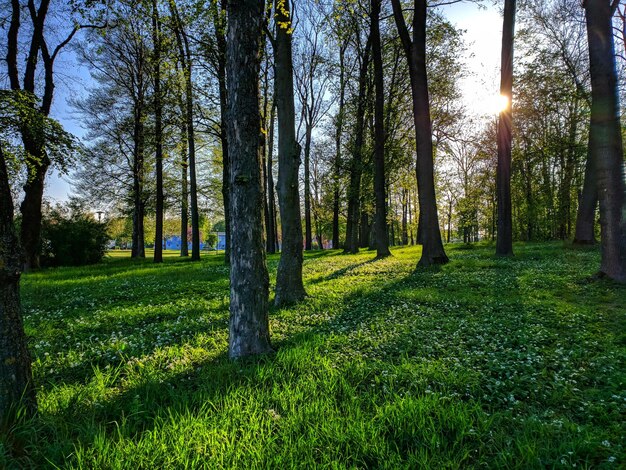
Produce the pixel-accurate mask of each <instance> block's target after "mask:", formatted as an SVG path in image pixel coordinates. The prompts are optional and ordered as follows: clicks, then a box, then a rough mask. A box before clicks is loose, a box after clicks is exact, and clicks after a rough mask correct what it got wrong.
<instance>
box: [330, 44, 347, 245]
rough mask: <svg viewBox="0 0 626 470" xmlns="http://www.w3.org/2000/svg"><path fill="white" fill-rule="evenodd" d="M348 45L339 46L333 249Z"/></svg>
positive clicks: (337, 229) (337, 240)
mask: <svg viewBox="0 0 626 470" xmlns="http://www.w3.org/2000/svg"><path fill="white" fill-rule="evenodd" d="M347 45H348V43H347V42H345V43H343V44H341V45H340V46H339V109H338V110H337V121H336V129H335V161H334V165H333V248H334V249H335V250H336V249H338V248H339V176H340V170H341V137H342V134H343V113H344V103H345V96H346V78H345V76H346V72H345V69H344V61H345V54H346V48H347Z"/></svg>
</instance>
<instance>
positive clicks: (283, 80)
mask: <svg viewBox="0 0 626 470" xmlns="http://www.w3.org/2000/svg"><path fill="white" fill-rule="evenodd" d="M274 10H275V13H274V14H275V18H276V21H275V23H276V36H275V38H273V39H272V41H273V46H274V61H275V68H274V86H275V91H274V96H275V100H276V114H277V116H278V205H279V208H280V221H281V229H282V230H281V232H282V250H281V253H280V261H279V264H278V272H277V274H276V296H275V299H274V302H275V304H276V305H278V306H280V305H286V304H289V303H293V302H297V301H300V300H302V299H303V298H304V297H305V296H306V292H305V290H304V284H303V282H302V261H303V255H302V220H301V217H300V191H299V189H298V168H299V166H300V150H301V149H300V144H298V141H297V139H296V126H295V104H294V91H293V90H294V88H293V59H292V46H291V42H292V34H291V27H292V23H291V12H290V10H289V0H275V1H274Z"/></svg>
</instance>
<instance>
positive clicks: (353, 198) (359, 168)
mask: <svg viewBox="0 0 626 470" xmlns="http://www.w3.org/2000/svg"><path fill="white" fill-rule="evenodd" d="M371 45H372V36H371V34H370V35H369V36H368V38H367V44H366V46H365V50H364V51H363V57H362V61H361V69H360V71H359V92H358V97H357V112H356V124H355V128H354V143H353V147H352V162H351V164H350V184H349V186H348V221H347V226H346V242H345V243H344V248H343V250H344V253H352V254H356V253H358V252H359V212H360V210H359V202H360V197H361V175H362V173H363V142H364V139H365V135H364V134H365V130H364V128H365V105H366V96H365V95H366V92H367V69H368V66H369V61H370V48H371Z"/></svg>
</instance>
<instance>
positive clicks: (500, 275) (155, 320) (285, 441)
mask: <svg viewBox="0 0 626 470" xmlns="http://www.w3.org/2000/svg"><path fill="white" fill-rule="evenodd" d="M447 250H448V253H449V255H450V258H451V262H450V263H449V264H448V265H446V266H443V267H440V268H431V269H426V270H422V271H419V272H417V273H416V272H414V268H415V264H416V261H417V260H418V259H419V254H420V251H419V248H399V249H394V250H393V255H394V256H393V257H392V258H390V259H386V260H381V261H374V260H373V258H374V254H373V253H371V252H363V253H362V254H360V255H357V256H344V255H341V254H339V252H336V251H327V252H323V253H320V252H314V253H311V254H308V255H306V256H305V265H304V276H305V282H306V288H307V291H308V293H309V294H310V296H309V297H308V298H307V299H306V300H305V301H304V302H302V303H301V304H300V305H297V306H294V307H291V308H288V309H280V310H276V309H275V310H272V311H271V312H270V316H271V320H270V321H271V329H272V340H273V344H274V346H275V349H276V350H277V352H276V353H275V354H273V355H270V356H267V357H263V358H260V359H256V360H244V361H239V362H231V361H229V360H228V358H227V357H226V347H227V325H228V268H226V267H225V266H223V264H222V257H221V256H217V255H214V254H205V255H204V259H203V261H202V262H201V263H191V262H189V261H188V260H182V259H180V258H178V257H177V256H176V254H175V253H166V259H165V261H166V262H165V263H164V264H163V265H161V266H155V265H153V264H152V263H151V262H150V260H146V261H145V262H136V261H132V260H130V259H127V258H125V256H127V253H119V252H116V253H114V256H112V257H111V258H109V259H107V260H106V262H104V263H102V264H100V265H97V266H92V267H86V268H58V269H51V270H45V271H42V272H38V273H34V274H28V275H25V276H24V278H23V283H22V292H23V306H24V312H25V322H26V329H27V333H28V334H29V335H30V338H31V342H30V346H31V350H32V353H33V360H34V374H35V380H36V383H37V389H38V400H39V409H40V413H39V415H38V416H37V417H36V418H34V419H30V420H28V421H23V422H21V423H20V424H18V425H17V426H15V428H14V429H13V430H12V432H11V433H10V435H5V436H4V437H0V468H3V467H6V468H29V467H32V468H42V467H43V468H45V467H53V468H54V467H58V468H107V469H108V468H112V469H116V468H131V469H144V468H145V469H156V468H204V467H207V468H245V469H248V468H259V469H265V468H293V467H298V468H311V467H323V468H325V467H328V468H346V467H347V468H472V467H476V468H478V467H488V468H520V469H527V468H546V467H547V468H625V467H626V387H625V383H626V367H625V365H626V308H625V306H626V289H625V288H623V287H621V286H618V285H615V284H613V283H611V282H610V281H606V280H596V281H590V280H589V277H590V276H591V275H592V274H593V273H594V271H595V270H596V269H597V267H598V265H599V255H598V252H597V250H595V249H592V250H572V249H564V248H563V246H562V244H558V243H545V244H528V245H521V244H519V245H516V246H515V251H516V257H515V258H513V259H500V258H495V257H494V256H493V247H491V246H484V245H483V246H478V247H475V248H474V249H464V247H462V246H460V245H449V246H448V247H447ZM277 264H278V257H277V256H270V257H269V260H268V266H269V268H270V275H271V278H272V283H273V282H274V278H275V274H276V267H277Z"/></svg>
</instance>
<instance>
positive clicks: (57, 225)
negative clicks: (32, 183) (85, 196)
mask: <svg viewBox="0 0 626 470" xmlns="http://www.w3.org/2000/svg"><path fill="white" fill-rule="evenodd" d="M41 235H42V245H43V246H42V256H41V260H42V264H43V265H44V266H82V265H85V264H95V263H98V262H100V261H101V260H102V258H103V256H104V253H105V251H106V246H107V242H108V240H109V236H108V234H107V226H106V224H105V223H100V222H98V221H96V220H95V219H94V217H93V215H92V214H90V213H88V212H86V211H85V209H84V208H83V207H80V206H77V205H71V204H70V206H69V207H62V206H58V207H56V208H54V209H51V210H50V211H49V212H48V214H46V215H45V217H44V219H43V222H42V234H41Z"/></svg>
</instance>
